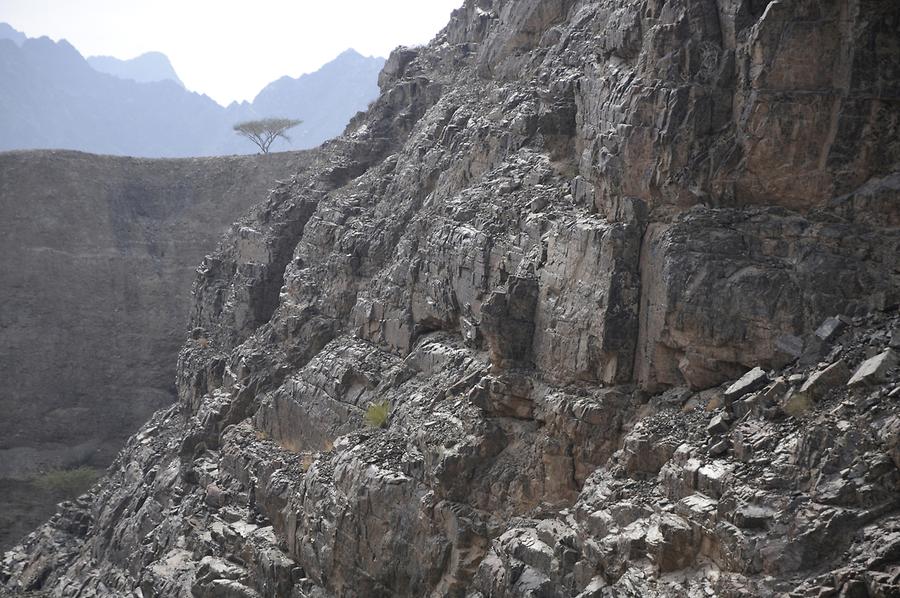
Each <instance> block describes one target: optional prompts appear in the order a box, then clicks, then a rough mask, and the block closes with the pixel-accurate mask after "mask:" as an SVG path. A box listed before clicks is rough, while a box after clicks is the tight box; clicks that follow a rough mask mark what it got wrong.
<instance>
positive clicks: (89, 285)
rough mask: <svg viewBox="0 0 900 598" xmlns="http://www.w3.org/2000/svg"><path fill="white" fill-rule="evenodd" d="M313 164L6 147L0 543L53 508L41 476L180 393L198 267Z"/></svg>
mask: <svg viewBox="0 0 900 598" xmlns="http://www.w3.org/2000/svg"><path fill="white" fill-rule="evenodd" d="M307 159H308V158H307V157H306V156H305V155H304V154H300V153H286V154H272V155H270V156H266V157H262V156H259V157H232V158H227V157H224V158H215V159H212V158H204V159H193V160H139V159H131V158H114V157H110V156H94V155H89V154H81V153H76V152H51V151H42V152H10V153H3V154H0V228H2V234H0V305H2V309H0V371H2V372H3V378H4V380H3V386H2V390H0V411H2V413H3V416H2V417H0V512H2V514H0V521H2V524H0V546H3V547H7V546H9V545H11V544H12V543H13V542H15V541H18V540H19V539H20V538H21V537H22V536H23V535H24V534H25V533H27V532H28V531H29V530H30V529H31V528H32V527H33V526H35V525H37V524H38V523H40V522H41V521H43V520H44V519H46V518H47V517H49V516H50V515H51V514H52V512H53V509H54V506H53V505H54V503H55V500H54V497H53V496H42V495H41V492H40V490H41V489H40V488H35V487H33V485H32V484H31V483H30V480H31V479H32V478H33V477H34V476H35V475H38V474H39V472H43V471H46V470H48V469H54V468H67V467H73V466H79V465H90V466H93V467H99V468H105V467H106V466H107V465H109V463H110V462H111V461H112V459H113V458H114V457H115V455H116V453H117V452H118V451H119V450H120V449H121V447H122V445H123V444H124V441H125V439H126V438H127V437H128V436H129V435H131V434H133V433H134V432H135V431H136V430H137V429H138V428H139V427H140V426H141V425H142V424H143V423H144V422H145V421H147V419H148V418H149V417H150V415H151V414H152V413H153V412H154V411H156V410H157V409H160V408H162V407H164V406H166V405H169V404H171V403H172V402H173V401H174V399H175V387H174V383H173V381H174V376H175V367H174V365H173V364H174V360H175V359H177V355H178V349H179V347H180V345H181V343H182V342H183V340H184V337H183V334H184V332H183V331H184V326H185V323H186V321H187V311H188V310H189V306H190V305H191V297H190V291H191V282H192V281H193V279H194V277H195V271H196V267H197V264H198V263H199V261H200V260H201V259H202V258H203V256H204V255H205V254H206V253H208V252H211V251H212V250H213V249H214V248H215V246H216V243H217V242H218V241H219V239H220V237H221V236H222V234H223V233H224V232H225V231H226V230H227V229H228V227H229V226H230V224H231V222H232V221H234V220H235V219H236V218H237V217H239V216H240V215H241V214H242V213H244V212H245V211H246V210H247V209H248V208H249V207H250V206H252V205H253V204H254V203H255V202H258V201H259V200H260V198H261V197H262V196H264V195H265V193H266V190H267V189H268V188H269V187H271V186H274V185H275V183H274V180H275V179H276V178H289V177H290V175H291V174H292V173H293V172H294V171H295V170H296V169H297V167H298V165H300V164H303V163H304V162H305V161H307Z"/></svg>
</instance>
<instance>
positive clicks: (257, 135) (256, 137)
mask: <svg viewBox="0 0 900 598" xmlns="http://www.w3.org/2000/svg"><path fill="white" fill-rule="evenodd" d="M302 122H303V121H302V120H294V119H291V118H263V119H261V120H248V121H246V122H242V123H238V124H236V125H234V131H235V133H237V134H238V135H243V136H244V137H246V138H247V139H249V140H250V141H252V142H253V143H255V144H256V145H257V147H259V149H260V150H261V151H262V153H264V154H268V153H269V146H271V145H272V142H273V141H275V140H276V139H278V138H279V137H281V138H283V139H284V140H285V141H290V140H291V138H290V137H288V136H287V133H286V131H287V130H288V129H292V128H294V127H296V126H297V125H299V124H300V123H302Z"/></svg>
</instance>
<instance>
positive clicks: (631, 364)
mask: <svg viewBox="0 0 900 598" xmlns="http://www.w3.org/2000/svg"><path fill="white" fill-rule="evenodd" d="M898 29H900V5H897V4H896V3H892V2H876V1H868V2H867V1H861V0H820V1H817V2H813V1H806V0H796V1H787V0H785V1H776V2H764V1H761V2H757V1H754V0H593V1H592V0H518V1H511V0H467V1H466V3H465V5H464V6H463V7H462V8H461V9H460V10H458V11H456V12H455V13H454V15H453V17H452V20H451V22H450V24H449V25H448V26H447V28H446V29H445V30H444V31H443V32H442V33H441V34H440V35H439V36H438V37H437V38H436V39H435V40H434V41H433V42H432V43H431V44H430V45H429V46H427V47H424V48H420V49H406V48H401V49H399V50H397V51H396V52H395V53H394V54H393V55H392V57H391V58H390V60H389V61H388V63H387V65H386V66H385V69H384V71H383V73H382V75H381V79H380V85H381V90H382V93H381V96H380V98H379V100H378V101H377V102H376V103H375V104H374V105H373V106H372V108H371V109H370V110H369V111H368V112H367V113H366V114H365V115H362V116H360V117H359V118H357V119H356V120H355V121H353V122H352V123H351V125H350V127H349V128H348V131H347V133H346V134H345V135H344V136H343V137H341V138H339V139H337V140H335V141H333V142H331V143H329V144H326V145H325V146H324V147H323V148H322V150H321V152H320V153H319V154H318V155H317V156H316V158H315V159H314V160H313V161H312V162H311V163H310V164H309V165H308V167H306V168H304V169H302V170H301V171H300V172H299V173H298V175H297V176H296V177H295V178H294V179H293V180H292V181H290V182H287V183H285V184H283V185H282V186H281V187H280V188H279V189H277V190H276V192H275V193H273V194H272V195H271V196H270V198H269V199H268V201H267V203H266V204H265V205H263V206H261V207H260V208H259V209H258V210H256V211H255V212H254V213H252V214H250V215H248V216H247V217H246V218H245V219H243V220H242V221H241V223H240V225H238V226H237V227H235V228H234V229H233V234H232V235H231V236H230V237H229V238H228V239H227V240H226V241H225V242H224V243H223V244H222V245H221V246H220V249H219V251H218V252H217V253H216V254H215V255H213V256H210V257H208V258H207V259H205V260H204V262H203V264H202V266H201V268H200V271H199V277H198V278H197V280H196V282H195V288H194V304H193V308H192V312H191V322H192V323H191V327H192V332H191V335H190V338H189V339H188V340H187V341H186V344H185V345H184V347H183V349H182V352H181V354H180V357H179V365H178V378H177V386H178V394H179V403H178V405H177V406H175V407H172V408H170V409H168V410H164V411H160V412H158V413H157V414H156V415H154V417H153V418H152V419H151V420H150V422H149V423H148V424H147V425H146V426H145V427H144V428H143V429H142V430H141V432H139V433H138V434H137V435H136V436H134V437H132V439H131V440H130V441H129V443H128V445H127V447H126V448H125V450H124V451H123V452H122V453H121V455H120V457H119V458H118V460H117V462H116V463H115V464H114V466H113V467H112V468H111V469H110V473H109V475H108V477H107V478H106V479H105V480H104V481H103V482H102V483H101V484H100V485H99V486H98V487H97V488H95V489H94V491H93V492H91V493H90V494H88V495H85V496H84V497H82V498H81V499H79V500H78V501H77V502H74V503H69V504H66V505H63V508H62V510H61V511H60V512H59V513H58V514H57V515H56V516H55V517H54V519H53V520H52V521H51V522H50V523H49V524H48V525H46V526H44V527H42V528H40V529H39V530H37V531H36V532H35V533H33V534H32V535H31V536H29V538H28V539H27V540H26V541H25V543H24V544H23V545H21V546H19V547H17V548H16V549H15V550H13V551H11V552H9V553H8V554H7V555H6V556H5V557H4V562H3V569H2V574H0V579H2V580H3V583H5V587H6V588H7V589H8V591H10V592H19V593H25V592H46V593H47V594H48V595H52V596H75V595H78V596H142V597H144V598H146V597H149V596H184V597H187V596H194V597H222V596H228V597H246V598H249V597H258V596H266V597H275V596H279V597H280V596H285V597H287V596H292V597H301V596H303V597H306V596H308V597H313V596H315V597H321V596H343V597H364V596H365V597H368V596H471V597H482V598H486V597H508V596H533V597H538V596H540V597H564V596H580V597H582V598H587V597H595V596H604V597H605V596H701V595H703V596H765V595H775V594H788V593H792V594H793V595H797V596H837V595H842V596H891V595H897V592H898V591H900V585H898V566H900V564H898V561H900V513H898V495H900V494H898V480H900V471H898V465H900V451H898V446H900V408H898V402H897V401H898V395H900V390H898V388H900V384H898V383H900V375H898V367H897V349H898V345H900V338H898V335H900V331H898V327H900V316H898V314H897V307H898V298H900V296H898V291H900V261H898V255H900V144H898V141H897V140H898V139H900V130H898V129H900V122H898V121H900V46H898V40H900V35H898ZM385 411H387V413H386V414H385ZM385 415H386V416H385Z"/></svg>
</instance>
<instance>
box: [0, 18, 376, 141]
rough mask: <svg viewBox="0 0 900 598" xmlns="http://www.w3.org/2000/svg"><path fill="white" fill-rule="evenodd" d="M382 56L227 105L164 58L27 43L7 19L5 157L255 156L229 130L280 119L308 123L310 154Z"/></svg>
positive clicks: (0, 106) (350, 53) (366, 87)
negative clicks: (74, 153) (72, 153)
mask: <svg viewBox="0 0 900 598" xmlns="http://www.w3.org/2000/svg"><path fill="white" fill-rule="evenodd" d="M383 65H384V59H383V58H367V57H364V56H362V55H360V54H359V53H357V52H356V51H354V50H347V51H346V52H344V53H342V54H341V55H340V56H338V57H337V58H335V59H334V60H333V61H332V62H329V63H328V64H326V65H325V66H323V67H322V68H321V69H319V70H318V71H316V72H315V73H311V74H307V75H303V76H301V77H299V78H296V79H293V78H290V77H282V78H281V79H278V80H277V81H274V82H273V83H270V84H269V85H268V86H266V87H265V88H264V89H263V90H262V91H261V92H260V93H259V95H257V96H256V98H255V99H254V100H253V102H242V103H232V104H231V105H229V106H228V107H227V108H223V107H222V106H220V105H219V104H217V103H216V102H215V101H213V100H212V99H211V98H209V97H208V96H206V95H201V94H198V93H193V92H190V91H188V90H186V89H185V88H184V86H183V85H182V83H181V81H180V79H179V78H178V75H177V74H176V73H175V70H174V69H173V68H172V65H171V64H170V63H169V59H168V58H167V57H166V56H165V55H164V54H160V53H158V52H151V53H148V54H144V55H142V56H139V57H137V58H134V59H132V60H119V59H116V58H111V57H106V56H98V57H92V58H88V59H85V58H84V57H83V56H82V55H81V54H80V53H79V52H78V51H77V50H76V49H75V48H74V47H72V45H71V44H69V43H68V42H67V41H65V40H60V41H59V42H54V41H52V40H50V39H49V38H46V37H41V38H37V39H33V38H27V37H26V36H25V35H23V34H22V33H20V32H18V31H16V30H15V29H13V28H12V27H10V26H9V25H7V24H5V23H0V82H2V83H0V151H2V150H11V149H51V148H53V149H76V150H82V151H88V152H93V153H99V154H115V155H131V156H145V157H182V156H211V155H222V154H233V153H239V154H252V153H256V151H257V150H256V147H255V146H253V145H252V144H251V143H250V142H249V141H247V140H245V139H243V138H241V137H239V136H237V135H236V134H235V133H234V131H233V130H232V125H234V124H235V123H237V122H240V121H244V120H251V119H255V118H263V117H269V116H281V117H289V118H298V119H302V120H303V121H304V122H303V124H302V125H300V126H299V127H297V128H295V129H292V130H291V132H290V136H291V139H292V143H290V144H288V143H286V142H284V141H282V140H279V141H277V142H276V143H275V144H274V145H273V146H272V151H279V150H288V149H305V148H310V147H315V146H317V145H319V144H320V143H322V142H323V141H325V140H327V139H330V138H331V137H334V136H336V135H338V134H340V133H341V132H342V131H343V129H344V127H345V126H346V124H347V122H348V121H349V120H350V118H351V117H352V116H353V115H354V114H356V113H357V112H358V111H360V110H364V109H365V108H366V107H367V106H368V104H369V102H371V101H372V100H374V99H375V98H376V97H377V95H378V83H377V81H378V73H379V72H380V70H381V68H382V66H383Z"/></svg>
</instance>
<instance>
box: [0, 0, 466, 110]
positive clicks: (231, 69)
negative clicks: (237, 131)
mask: <svg viewBox="0 0 900 598" xmlns="http://www.w3.org/2000/svg"><path fill="white" fill-rule="evenodd" d="M462 3H463V0H0V22H7V23H9V24H10V25H11V26H12V27H14V28H15V29H18V30H19V31H22V32H24V33H25V34H26V35H28V36H29V37H40V36H42V35H46V36H49V37H51V38H52V39H54V40H57V39H61V38H65V39H67V40H69V42H70V43H71V44H72V45H73V46H75V47H76V48H77V49H78V51H80V52H81V53H82V54H83V55H84V56H85V57H87V56H94V55H109V56H115V57H116V58H133V57H135V56H137V55H139V54H142V53H144V52H148V51H151V50H157V51H160V52H163V53H164V54H166V55H167V56H168V57H169V60H171V61H172V65H173V66H174V67H175V70H176V72H177V73H178V76H179V77H180V78H181V80H182V81H183V82H184V84H185V85H186V86H187V87H188V88H189V89H191V90H193V91H199V92H202V93H206V94H208V95H209V96H211V97H212V98H213V99H215V100H216V101H218V102H219V103H225V104H227V103H228V102H231V101H232V100H250V99H253V96H255V95H256V93H257V92H259V90H260V89H262V88H263V86H264V85H266V84H267V83H269V82H270V81H273V80H275V79H277V78H278V77H281V76H283V75H289V76H291V77H296V76H298V75H300V74H302V73H307V72H310V71H314V70H316V69H317V68H319V67H320V66H321V65H322V64H324V63H326V62H328V61H329V60H331V59H332V58H334V57H335V56H337V55H338V54H340V53H341V52H342V51H344V50H346V49H347V48H355V49H356V50H357V51H359V52H360V53H362V54H365V55H367V56H370V55H378V56H385V57H386V56H387V55H388V53H389V52H390V51H391V50H392V49H393V48H394V47H396V46H398V45H400V44H405V45H413V44H422V43H426V42H428V41H429V40H430V39H431V38H432V37H433V36H434V34H436V33H437V32H438V31H439V30H440V29H441V28H443V27H444V25H446V24H447V22H448V20H449V17H450V13H451V11H452V10H453V9H454V8H458V7H459V6H462Z"/></svg>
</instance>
